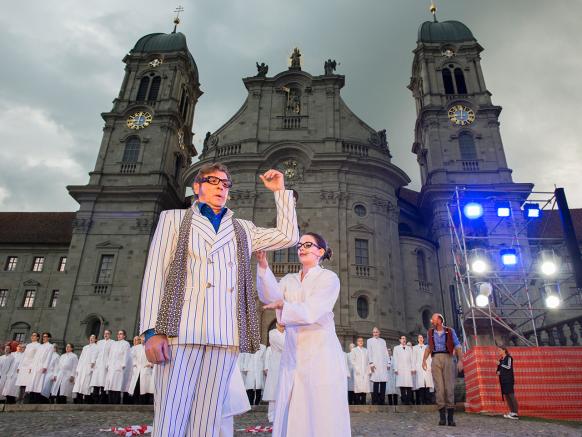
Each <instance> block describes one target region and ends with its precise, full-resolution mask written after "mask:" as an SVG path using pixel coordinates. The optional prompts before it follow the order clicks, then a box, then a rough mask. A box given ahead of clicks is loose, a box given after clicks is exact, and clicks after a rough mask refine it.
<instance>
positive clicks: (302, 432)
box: [257, 232, 351, 437]
mask: <svg viewBox="0 0 582 437" xmlns="http://www.w3.org/2000/svg"><path fill="white" fill-rule="evenodd" d="M297 247H298V252H299V261H300V262H301V271H300V272H299V273H294V274H288V275H286V276H284V277H283V278H282V279H281V281H280V282H279V283H278V282H277V280H276V278H275V276H274V275H273V272H271V270H270V269H269V266H268V263H267V257H266V254H265V253H264V252H261V253H259V254H257V259H258V261H259V266H258V268H257V276H258V278H257V290H258V292H259V298H260V299H261V301H263V302H265V303H268V305H266V306H265V308H266V309H275V310H277V319H278V322H279V323H281V324H283V325H285V346H284V349H283V354H282V356H281V365H280V368H279V372H280V373H279V388H278V390H277V403H276V406H275V407H276V408H275V422H274V424H273V437H285V436H288V437H295V436H301V437H315V436H317V437H326V436H330V437H331V436H334V437H343V436H350V435H351V429H350V413H349V409H348V400H347V398H346V391H347V382H346V374H347V368H346V366H345V358H344V355H343V351H342V348H341V346H340V343H339V341H338V339H337V336H336V333H335V324H334V314H333V307H334V305H335V303H336V301H337V298H338V296H339V291H340V283H339V278H338V277H337V275H336V274H335V273H333V272H332V271H331V270H327V269H323V268H321V267H320V265H319V262H320V261H322V260H325V259H329V258H330V257H331V249H329V248H328V247H327V243H326V242H325V240H324V239H323V238H322V237H321V236H320V235H318V234H314V233H311V232H310V233H306V234H305V235H303V236H302V237H301V240H300V243H299V244H298V245H297Z"/></svg>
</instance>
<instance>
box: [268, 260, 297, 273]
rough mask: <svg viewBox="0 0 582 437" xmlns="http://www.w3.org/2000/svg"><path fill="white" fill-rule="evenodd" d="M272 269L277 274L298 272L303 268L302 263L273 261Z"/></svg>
mask: <svg viewBox="0 0 582 437" xmlns="http://www.w3.org/2000/svg"><path fill="white" fill-rule="evenodd" d="M271 270H272V271H273V274H274V275H275V276H283V275H286V274H287V273H298V272H299V271H300V270H301V263H273V264H271Z"/></svg>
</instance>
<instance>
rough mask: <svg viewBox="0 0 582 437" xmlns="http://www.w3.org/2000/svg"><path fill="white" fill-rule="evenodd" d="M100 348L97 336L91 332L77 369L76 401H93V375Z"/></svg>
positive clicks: (88, 402) (87, 402)
mask: <svg viewBox="0 0 582 437" xmlns="http://www.w3.org/2000/svg"><path fill="white" fill-rule="evenodd" d="M98 352H99V349H98V347H97V336H96V335H94V334H91V336H90V337H89V344H87V345H85V346H83V350H82V351H81V356H80V357H79V363H78V364H77V370H76V371H75V385H74V386H73V394H75V393H76V397H75V403H82V402H83V401H84V402H85V403H86V404H92V403H93V397H92V396H91V377H92V376H93V370H94V369H95V362H96V361H97V355H98Z"/></svg>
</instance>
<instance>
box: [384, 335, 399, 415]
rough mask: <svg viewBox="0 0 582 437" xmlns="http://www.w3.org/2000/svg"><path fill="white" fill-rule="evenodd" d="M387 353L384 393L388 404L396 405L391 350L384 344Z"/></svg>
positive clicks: (396, 392)
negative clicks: (386, 379)
mask: <svg viewBox="0 0 582 437" xmlns="http://www.w3.org/2000/svg"><path fill="white" fill-rule="evenodd" d="M386 352H387V353H388V365H389V368H388V381H386V395H387V396H388V405H398V390H396V375H395V374H394V368H393V366H392V363H393V358H392V350H391V349H390V348H389V347H388V346H386Z"/></svg>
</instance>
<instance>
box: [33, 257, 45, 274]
mask: <svg viewBox="0 0 582 437" xmlns="http://www.w3.org/2000/svg"><path fill="white" fill-rule="evenodd" d="M43 267H44V256H35V257H34V262H33V263H32V271H33V272H42V268H43Z"/></svg>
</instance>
